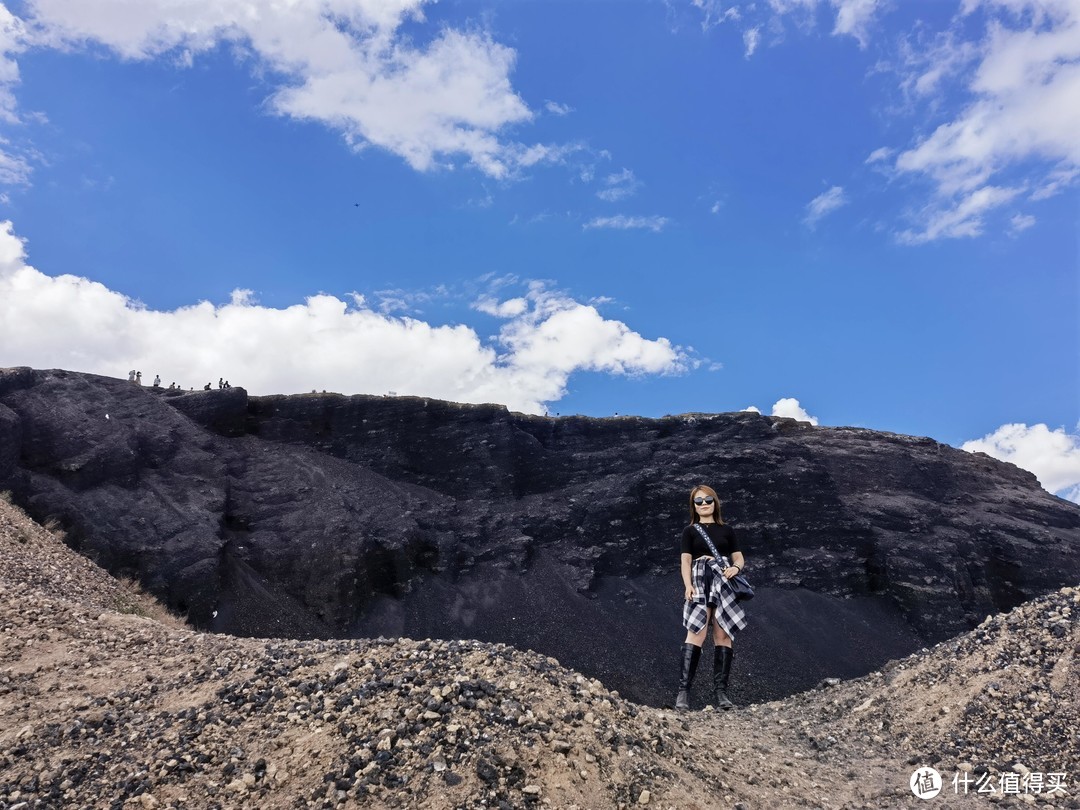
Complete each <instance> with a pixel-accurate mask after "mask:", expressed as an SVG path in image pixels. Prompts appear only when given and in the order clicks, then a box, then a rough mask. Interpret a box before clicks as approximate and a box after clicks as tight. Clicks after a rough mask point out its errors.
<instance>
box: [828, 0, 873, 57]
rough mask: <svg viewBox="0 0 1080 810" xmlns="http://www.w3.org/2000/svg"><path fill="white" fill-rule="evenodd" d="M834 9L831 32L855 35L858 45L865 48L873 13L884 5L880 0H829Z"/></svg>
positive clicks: (868, 38) (868, 39)
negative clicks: (834, 21)
mask: <svg viewBox="0 0 1080 810" xmlns="http://www.w3.org/2000/svg"><path fill="white" fill-rule="evenodd" d="M829 2H830V3H831V4H832V6H833V8H835V9H836V25H835V26H833V34H837V35H842V34H847V35H848V36H852V37H855V39H857V40H858V41H859V47H860V48H865V47H866V44H867V42H869V41H870V30H869V29H870V26H871V24H872V23H873V21H874V15H875V14H877V13H878V11H880V10H881V9H882V8H884V7H885V5H886V4H885V3H884V2H882V0H829Z"/></svg>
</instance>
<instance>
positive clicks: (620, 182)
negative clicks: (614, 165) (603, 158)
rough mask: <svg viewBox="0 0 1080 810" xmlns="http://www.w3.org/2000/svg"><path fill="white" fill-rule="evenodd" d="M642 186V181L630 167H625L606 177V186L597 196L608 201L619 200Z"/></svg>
mask: <svg viewBox="0 0 1080 810" xmlns="http://www.w3.org/2000/svg"><path fill="white" fill-rule="evenodd" d="M640 186H641V181H640V180H638V179H637V178H636V177H635V176H634V173H633V172H632V171H631V170H630V169H623V170H622V171H621V172H615V173H614V174H609V175H608V176H607V177H605V178H604V188H602V189H601V190H600V191H598V192H596V196H597V197H599V198H600V199H601V200H607V201H608V202H618V201H619V200H624V199H626V198H627V197H631V196H633V195H634V194H636V193H637V190H638V188H640Z"/></svg>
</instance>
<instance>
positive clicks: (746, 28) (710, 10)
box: [690, 0, 890, 58]
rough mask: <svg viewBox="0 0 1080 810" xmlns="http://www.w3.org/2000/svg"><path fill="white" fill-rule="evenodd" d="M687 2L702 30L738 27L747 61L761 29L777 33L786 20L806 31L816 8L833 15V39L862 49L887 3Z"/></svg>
mask: <svg viewBox="0 0 1080 810" xmlns="http://www.w3.org/2000/svg"><path fill="white" fill-rule="evenodd" d="M690 2H691V5H692V6H694V7H695V8H697V9H698V10H699V11H700V12H701V14H702V16H703V20H702V23H701V27H702V30H705V31H707V30H708V29H710V28H713V27H715V26H717V25H720V24H721V23H725V22H729V21H730V22H733V23H737V24H741V25H742V27H743V44H744V46H745V54H746V57H747V58H749V57H750V56H751V55H753V53H754V51H755V50H757V47H758V44H759V43H760V41H761V31H762V28H766V29H770V30H773V31H780V30H782V29H783V26H784V23H785V21H788V20H790V21H792V22H793V23H794V24H795V25H796V26H797V27H799V28H802V29H805V30H809V29H811V28H813V27H814V25H815V20H816V17H817V13H818V10H819V9H820V8H829V9H831V10H832V11H834V12H835V14H836V18H835V20H834V24H833V29H832V33H833V35H834V36H850V37H854V38H855V39H856V40H857V41H858V43H859V47H861V48H865V47H866V45H867V43H868V42H869V40H870V29H871V28H872V27H873V23H874V19H875V18H876V17H877V16H878V15H879V14H880V13H882V12H883V11H884V10H885V9H886V8H888V6H889V5H890V2H889V0H768V1H767V2H765V3H746V4H744V5H743V6H741V7H736V6H731V7H728V8H725V7H724V6H725V4H724V3H722V2H719V0H690ZM778 41H779V38H778Z"/></svg>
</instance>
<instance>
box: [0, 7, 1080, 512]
mask: <svg viewBox="0 0 1080 810" xmlns="http://www.w3.org/2000/svg"><path fill="white" fill-rule="evenodd" d="M0 53H2V54H3V59H2V62H0V137H2V138H3V140H2V141H0V185H2V186H3V188H2V197H0V209H2V210H0V219H3V220H7V221H8V224H7V225H6V226H5V230H4V231H3V233H0V365H33V366H36V367H65V368H74V369H79V370H86V371H93V372H97V373H106V374H112V375H114V376H123V375H125V374H126V373H127V371H128V370H129V369H132V368H139V369H141V370H142V371H143V373H144V374H145V375H146V377H147V379H148V380H149V379H151V378H152V377H153V375H154V374H161V376H162V378H163V381H164V382H165V384H168V383H170V382H173V381H176V382H178V383H179V384H181V385H183V386H184V387H191V386H195V387H201V386H202V385H203V384H205V382H206V381H207V380H214V381H216V380H217V378H218V377H219V376H224V377H226V378H229V379H230V380H231V381H232V382H233V383H234V384H238V385H244V386H245V387H247V388H248V389H249V390H250V391H251V392H252V393H274V392H296V391H306V390H311V389H313V388H314V389H319V390H322V389H327V390H337V391H342V392H344V393H372V392H373V393H383V392H386V391H391V390H393V391H396V392H398V393H410V394H420V395H429V396H437V397H443V398H447V399H455V400H461V401H497V402H503V403H505V404H507V405H508V406H509V407H511V408H514V409H518V410H528V411H533V412H544V411H547V412H550V413H552V414H554V413H560V414H568V413H584V414H590V415H596V416H605V415H611V414H614V413H620V414H641V415H645V416H661V415H663V414H669V413H682V412H688V411H709V412H719V411H735V410H742V409H745V408H748V407H756V408H758V409H760V410H761V411H762V412H764V413H777V414H781V415H795V416H802V417H804V418H810V417H812V418H813V419H815V420H816V421H818V422H819V423H820V424H823V425H859V426H864V427H869V428H874V429H880V430H888V431H894V432H900V433H909V434H915V435H928V436H932V437H934V438H936V439H938V440H941V441H944V442H948V443H950V444H953V445H956V446H962V445H964V443H965V442H974V443H973V444H969V445H967V446H968V448H969V449H982V450H985V451H987V452H990V453H992V454H993V455H996V456H998V457H1000V458H1005V459H1007V460H1011V461H1015V462H1016V463H1018V464H1020V465H1021V466H1025V467H1027V468H1028V469H1032V470H1033V471H1034V472H1036V474H1038V475H1039V476H1040V479H1041V480H1042V481H1043V483H1044V485H1045V486H1047V488H1048V489H1051V490H1052V491H1057V492H1059V493H1062V494H1063V495H1064V496H1067V497H1070V498H1072V499H1080V439H1078V436H1077V420H1078V418H1080V368H1078V358H1080V351H1078V350H1080V334H1078V330H1080V315H1078V307H1080V269H1078V250H1080V249H1078V227H1077V226H1078V214H1080V208H1078V198H1077V185H1078V181H1080V137H1078V136H1077V133H1078V132H1080V7H1078V5H1077V3H1076V2H1074V0H1044V1H1042V2H1036V1H1035V0H965V1H964V2H948V1H947V0H935V1H934V2H902V3H901V2H896V1H895V0H894V2H883V1H882V0H768V1H767V2H764V1H763V0H757V2H754V3H739V2H726V3H720V2H712V0H666V2H661V0H655V1H652V0H648V1H647V0H627V1H626V2H618V3H616V2H600V1H599V0H596V1H595V2H580V3H570V2H560V3H555V2H541V0H533V1H531V2H525V1H524V0H523V1H521V2H504V3H487V2H479V1H477V2H453V1H452V0H444V2H439V3H429V2H423V0H306V1H304V2H297V3H292V4H281V3H274V2H269V1H268V0H267V1H266V2H257V1H256V0H168V2H167V0H30V1H29V2H6V3H5V4H3V5H0ZM200 302H201V303H200Z"/></svg>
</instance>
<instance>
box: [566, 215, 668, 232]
mask: <svg viewBox="0 0 1080 810" xmlns="http://www.w3.org/2000/svg"><path fill="white" fill-rule="evenodd" d="M668 222H669V220H668V218H667V217H660V216H652V217H631V216H626V215H625V214H618V215H616V216H613V217H596V218H594V219H592V220H590V221H588V222H586V223H585V224H584V225H583V226H582V228H583V229H584V230H592V229H594V228H614V229H616V230H622V231H627V230H639V229H640V230H649V231H653V232H654V233H657V232H659V231H662V230H663V229H664V228H665V226H666V225H667V224H668Z"/></svg>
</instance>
